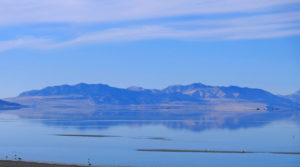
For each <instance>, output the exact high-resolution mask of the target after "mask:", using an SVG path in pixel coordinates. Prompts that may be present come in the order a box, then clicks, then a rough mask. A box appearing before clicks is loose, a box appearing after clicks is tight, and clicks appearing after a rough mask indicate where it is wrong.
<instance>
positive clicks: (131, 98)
mask: <svg viewBox="0 0 300 167" xmlns="http://www.w3.org/2000/svg"><path fill="white" fill-rule="evenodd" d="M30 96H69V97H73V98H77V97H78V98H88V99H92V100H93V101H94V102H96V103H97V104H113V105H132V104H134V105H140V104H167V103H176V102H177V103H178V102H181V103H203V102H205V101H206V100H208V99H216V100H218V99H231V100H243V101H249V102H257V103H264V104H266V105H267V106H292V105H296V104H295V102H293V101H292V100H291V99H288V98H284V97H281V96H277V95H274V94H272V93H270V92H267V91H264V90H262V89H254V88H242V87H237V86H229V87H223V86H208V85H204V84H202V83H194V84H190V85H174V86H169V87H167V88H165V89H162V90H157V89H144V88H141V87H129V88H127V89H122V88H115V87H110V86H108V85H104V84H85V83H80V84H77V85H60V86H52V87H46V88H44V89H41V90H33V91H28V92H24V93H21V94H20V95H19V97H30Z"/></svg>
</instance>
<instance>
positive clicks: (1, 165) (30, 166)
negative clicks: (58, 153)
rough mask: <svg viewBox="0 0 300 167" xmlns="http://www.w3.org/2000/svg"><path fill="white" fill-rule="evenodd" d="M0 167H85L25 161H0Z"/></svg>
mask: <svg viewBox="0 0 300 167" xmlns="http://www.w3.org/2000/svg"><path fill="white" fill-rule="evenodd" d="M0 167H86V166H84V165H82V166H80V165H67V164H54V163H53V164H52V163H40V162H27V161H11V160H0Z"/></svg>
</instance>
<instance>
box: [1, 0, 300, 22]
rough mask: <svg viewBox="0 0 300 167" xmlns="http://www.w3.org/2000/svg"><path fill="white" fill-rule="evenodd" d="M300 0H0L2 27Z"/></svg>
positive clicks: (232, 9) (266, 6) (251, 8)
mask: <svg viewBox="0 0 300 167" xmlns="http://www.w3.org/2000/svg"><path fill="white" fill-rule="evenodd" d="M299 3H300V0H222V1H211V0H163V1H162V0H143V1H141V0H126V1H124V0H101V1H99V0H63V1H62V0H51V1H49V0H38V1H37V0H13V1H12V0H0V25H2V26H7V25H16V24H37V23H87V22H116V21H128V20H139V19H149V18H163V17H174V16H175V17H176V16H186V15H203V14H224V13H237V12H244V13H249V12H257V11H259V10H271V9H272V8H274V7H278V6H283V5H291V4H299Z"/></svg>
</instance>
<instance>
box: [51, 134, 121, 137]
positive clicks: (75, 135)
mask: <svg viewBox="0 0 300 167" xmlns="http://www.w3.org/2000/svg"><path fill="white" fill-rule="evenodd" d="M55 136H69V137H120V136H112V135H79V134H55Z"/></svg>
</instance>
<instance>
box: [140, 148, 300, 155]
mask: <svg viewBox="0 0 300 167" xmlns="http://www.w3.org/2000/svg"><path fill="white" fill-rule="evenodd" d="M136 151H152V152H190V153H229V154H230V153H232V154H250V153H268V154H299V155H300V152H253V151H219V150H176V149H137V150H136Z"/></svg>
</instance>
